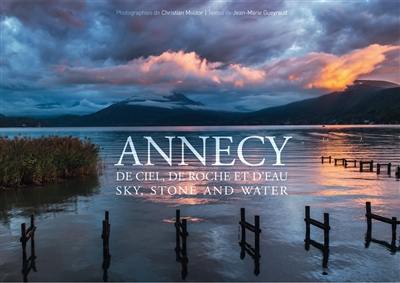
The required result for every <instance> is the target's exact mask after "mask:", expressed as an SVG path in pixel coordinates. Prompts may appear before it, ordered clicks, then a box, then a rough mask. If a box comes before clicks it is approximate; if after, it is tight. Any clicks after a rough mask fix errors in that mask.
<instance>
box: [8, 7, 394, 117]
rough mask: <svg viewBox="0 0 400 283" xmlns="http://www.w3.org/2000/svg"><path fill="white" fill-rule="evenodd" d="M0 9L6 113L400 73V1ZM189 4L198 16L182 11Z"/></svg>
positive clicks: (245, 104) (329, 83)
mask: <svg viewBox="0 0 400 283" xmlns="http://www.w3.org/2000/svg"><path fill="white" fill-rule="evenodd" d="M0 9H1V13H2V17H1V20H0V29H1V47H0V55H1V58H0V71H1V77H0V114H6V115H58V114H64V113H72V114H84V113H91V112H94V111H97V110H99V109H102V108H104V107H106V106H108V105H110V104H112V103H115V102H117V101H121V100H125V99H128V98H134V99H139V100H140V101H144V103H146V101H149V103H150V102H151V100H152V99H153V100H154V98H157V97H158V96H160V97H162V96H166V95H170V94H172V93H174V92H177V93H183V94H185V95H186V96H187V97H189V98H190V99H192V100H195V101H199V102H201V103H202V104H203V105H204V107H207V108H212V109H224V110H236V111H250V110H255V109H260V108H265V107H269V106H274V105H280V104H284V103H288V102H292V101H296V100H300V99H305V98H310V97H315V96H318V95H321V94H324V93H329V92H333V91H340V90H343V89H344V88H345V87H346V85H349V84H351V83H352V82H353V81H354V80H355V79H365V78H366V79H379V80H389V81H392V82H397V83H400V72H399V67H400V16H399V15H400V2H399V1H395V0H393V1H392V0H386V1H372V0H370V1H364V0H362V1H361V0H360V1H354V0H353V1H293V0H292V1H254V2H252V1H251V0H250V1H183V0H182V1H161V0H160V1H156V0H146V1H126V0H125V1H121V0H116V1H107V2H106V1H100V0H95V1H89V0H87V1H83V0H64V1H55V0H37V1H27V0H26V1H21V0H14V1H10V0H3V1H1V2H0ZM189 10H190V11H191V12H193V13H194V12H196V13H200V15H193V14H191V15H181V13H182V12H183V13H185V11H189ZM248 10H253V11H261V15H258V14H257V13H255V14H251V15H248V14H247V12H248ZM206 12H207V14H205V13H206ZM149 13H153V15H149ZM155 13H160V14H159V15H155ZM201 13H202V14H201ZM243 13H244V15H243Z"/></svg>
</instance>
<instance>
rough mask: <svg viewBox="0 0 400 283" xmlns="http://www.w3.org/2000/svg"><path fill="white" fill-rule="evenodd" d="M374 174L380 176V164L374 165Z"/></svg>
mask: <svg viewBox="0 0 400 283" xmlns="http://www.w3.org/2000/svg"><path fill="white" fill-rule="evenodd" d="M376 174H377V175H379V174H381V164H380V163H377V164H376Z"/></svg>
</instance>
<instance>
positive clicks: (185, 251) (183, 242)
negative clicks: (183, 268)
mask: <svg viewBox="0 0 400 283" xmlns="http://www.w3.org/2000/svg"><path fill="white" fill-rule="evenodd" d="M182 234H183V236H182V257H183V260H184V262H185V263H186V262H187V261H188V258H187V250H186V237H187V221H186V219H182Z"/></svg>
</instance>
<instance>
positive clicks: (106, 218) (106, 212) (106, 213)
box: [104, 210, 110, 223]
mask: <svg viewBox="0 0 400 283" xmlns="http://www.w3.org/2000/svg"><path fill="white" fill-rule="evenodd" d="M104 219H105V220H106V222H107V223H110V221H109V220H110V214H109V212H108V210H106V211H105V213H104Z"/></svg>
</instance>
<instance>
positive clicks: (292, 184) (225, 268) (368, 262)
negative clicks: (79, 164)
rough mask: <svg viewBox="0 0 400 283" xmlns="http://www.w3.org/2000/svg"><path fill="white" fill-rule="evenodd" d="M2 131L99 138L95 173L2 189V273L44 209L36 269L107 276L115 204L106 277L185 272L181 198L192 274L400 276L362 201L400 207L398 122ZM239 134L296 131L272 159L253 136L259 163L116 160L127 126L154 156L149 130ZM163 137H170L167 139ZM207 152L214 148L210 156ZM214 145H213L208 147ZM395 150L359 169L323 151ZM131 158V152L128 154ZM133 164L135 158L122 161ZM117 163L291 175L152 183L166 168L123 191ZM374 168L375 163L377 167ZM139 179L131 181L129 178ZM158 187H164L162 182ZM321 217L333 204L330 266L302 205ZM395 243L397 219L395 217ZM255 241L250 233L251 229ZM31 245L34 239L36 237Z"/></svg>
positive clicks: (61, 275)
mask: <svg viewBox="0 0 400 283" xmlns="http://www.w3.org/2000/svg"><path fill="white" fill-rule="evenodd" d="M0 135H2V136H9V137H13V136H30V137H39V136H44V135H60V136H69V135H71V136H78V137H80V138H84V137H89V138H90V139H91V140H92V141H93V142H94V143H96V144H98V145H99V146H100V155H101V159H102V174H101V175H100V176H99V177H98V178H92V177H91V178H83V179H77V180H70V181H65V182H62V183H59V184H53V185H48V186H44V187H34V188H24V189H19V190H7V191H0V280H1V281H21V280H23V277H22V273H21V269H22V250H21V243H20V242H19V237H20V225H21V223H23V222H27V223H28V222H29V216H30V215H31V214H32V213H34V214H35V215H36V226H37V230H36V235H35V246H36V248H35V253H36V256H37V259H36V268H37V272H34V271H31V272H30V273H29V274H28V276H27V277H28V278H27V279H28V280H29V281H102V280H103V279H104V278H103V276H104V275H105V274H104V270H103V269H102V262H103V249H102V239H101V231H102V220H103V218H104V211H105V210H108V211H109V213H110V223H111V236H110V254H111V262H110V266H109V268H108V269H107V272H106V273H107V279H108V280H109V281H181V280H182V277H181V264H180V263H179V262H177V261H176V260H175V252H174V248H175V227H174V217H175V211H176V209H180V210H181V215H182V216H184V217H187V219H188V232H189V236H188V239H187V253H188V258H189V261H188V266H187V269H188V274H187V277H186V280H187V281H397V280H398V279H399V278H400V268H399V266H400V250H399V251H397V252H394V251H391V250H390V249H389V248H388V247H385V246H384V245H382V244H379V243H375V242H371V243H370V244H369V245H368V246H367V247H366V245H365V235H366V230H367V223H366V219H365V203H366V202H367V201H370V202H371V203H372V210H373V213H376V214H379V215H383V216H386V217H393V216H395V217H398V218H400V182H399V181H397V180H396V179H395V177H394V167H395V166H397V165H399V164H400V126H351V125H349V126H327V127H321V126H254V127H252V126H238V127H148V128H140V127H131V128H129V127H128V128H34V129H30V128H10V129H4V128H3V129H0ZM216 135H218V136H232V137H233V143H232V148H235V147H237V142H238V141H240V140H241V139H242V138H244V137H246V136H252V135H257V136H276V137H277V140H280V141H281V142H282V140H283V138H282V137H283V136H292V139H291V140H290V141H289V142H288V143H287V145H286V147H285V149H284V153H283V155H282V161H283V163H285V166H281V167H279V168H277V167H274V166H272V164H273V163H274V162H273V161H274V155H273V151H272V149H271V147H270V146H267V144H265V145H263V144H261V143H257V142H252V143H249V144H248V146H247V147H246V149H245V152H246V156H247V157H248V160H251V161H252V162H257V161H259V160H260V158H262V157H266V162H265V164H264V165H263V166H259V167H249V166H246V165H244V164H242V163H239V162H238V163H236V164H235V166H231V167H221V166H212V165H209V166H201V164H200V162H199V161H198V160H197V159H196V158H195V157H194V156H193V155H188V156H187V157H188V158H187V162H188V163H189V165H188V166H178V165H177V163H173V166H168V164H167V163H166V162H165V160H163V159H162V158H161V156H160V155H156V154H154V159H153V160H154V163H155V164H156V165H155V166H150V167H146V166H144V167H137V166H136V167H133V166H125V167H124V168H116V167H115V166H114V164H115V163H117V162H118V159H119V157H120V155H121V151H122V149H123V147H124V144H125V142H126V139H127V137H128V136H131V137H132V139H133V140H134V141H137V142H136V143H135V147H136V150H137V152H138V155H139V156H146V154H147V144H146V143H145V142H144V141H143V136H152V137H153V138H154V139H155V140H158V141H160V144H161V146H163V145H164V146H167V145H166V140H165V138H164V137H165V136H185V137H187V139H188V140H190V141H193V144H194V146H195V147H196V148H200V149H201V145H200V144H199V142H200V141H199V140H198V137H199V136H216ZM162 141H164V143H162ZM179 150H181V149H180V148H179V149H178V148H174V153H178V151H179ZM209 155H210V156H209ZM209 155H207V157H210V158H211V160H212V159H213V158H214V157H215V156H213V152H212V151H210V153H209ZM328 155H331V156H332V157H334V158H348V159H356V160H374V161H377V162H381V163H388V162H391V163H393V164H394V165H395V166H393V168H392V170H393V173H392V176H388V175H387V174H386V169H385V168H383V169H382V173H381V174H380V175H377V174H376V172H359V168H358V166H357V168H346V169H345V168H344V167H343V166H334V165H333V164H329V163H324V164H321V156H328ZM127 160H128V159H127ZM126 163H127V164H128V163H129V162H126ZM117 171H133V172H138V171H154V172H158V173H159V175H160V176H161V177H166V176H168V174H169V172H171V171H182V172H186V173H188V172H196V173H201V172H203V173H207V172H210V171H212V172H221V171H224V172H228V173H232V174H234V172H238V171H239V172H245V171H248V172H258V173H260V174H265V172H275V171H284V172H286V173H287V180H284V181H281V182H277V181H276V180H270V181H265V179H262V180H259V181H255V180H252V181H245V180H230V181H224V182H221V181H218V180H205V179H201V178H200V179H196V180H182V181H171V182H167V185H168V186H182V187H183V186H187V187H188V186H192V187H196V188H199V189H201V190H202V189H204V188H205V187H207V186H214V185H216V186H218V185H229V186H230V187H232V188H234V192H233V194H229V195H218V194H217V195H206V194H202V193H200V191H195V192H194V193H193V192H192V193H191V194H180V195H179V194H173V195H171V194H164V195H161V194H151V190H150V189H149V188H150V187H151V186H157V185H159V183H160V182H159V180H149V181H146V182H145V183H144V185H145V188H144V189H143V191H142V192H143V194H138V195H126V196H124V195H117V194H116V192H117V191H116V185H117V182H116V174H117V173H116V172H117ZM374 171H375V169H374ZM274 183H276V184H277V185H284V186H285V187H286V188H287V195H286V194H277V195H274V194H272V193H271V192H270V191H269V193H267V194H266V195H244V194H243V193H242V192H241V190H240V187H241V186H243V185H254V186H257V185H260V186H261V185H265V184H268V185H271V184H272V185H273V184H274ZM131 184H135V183H134V182H131ZM157 192H159V190H158V191H157ZM306 205H309V206H310V207H311V216H312V218H315V219H317V220H319V221H322V219H323V213H324V212H328V213H329V215H330V226H331V230H330V253H329V259H328V267H327V268H323V266H322V258H323V256H322V252H321V251H320V250H318V249H317V248H315V247H311V248H310V250H308V251H306V250H305V246H304V237H305V230H306V227H305V222H304V209H305V206H306ZM241 207H244V208H246V214H247V217H248V221H249V222H253V221H254V220H253V216H254V215H259V216H260V225H261V230H262V232H261V236H260V237H261V238H260V254H261V258H260V272H259V274H258V275H256V274H254V268H255V267H254V261H253V259H252V258H251V257H250V256H248V255H246V256H245V257H244V259H241V258H240V252H241V250H240V246H239V244H238V243H239V240H240V227H239V221H240V208H241ZM372 227H373V228H372V236H373V238H375V239H377V240H378V241H382V243H384V242H386V243H390V241H391V235H392V234H391V225H389V224H387V223H382V222H376V221H373V226H372ZM311 230H312V231H311V235H312V238H313V239H315V240H317V241H322V239H323V233H322V232H321V230H320V229H317V228H316V227H312V229H311ZM397 230H398V231H397V241H396V245H397V247H398V246H399V245H400V241H399V239H400V230H399V228H398V229H397ZM248 235H249V236H248V241H249V242H250V243H252V241H253V238H252V235H251V233H250V232H248ZM28 251H29V249H28Z"/></svg>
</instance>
